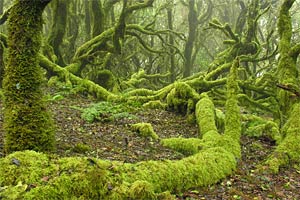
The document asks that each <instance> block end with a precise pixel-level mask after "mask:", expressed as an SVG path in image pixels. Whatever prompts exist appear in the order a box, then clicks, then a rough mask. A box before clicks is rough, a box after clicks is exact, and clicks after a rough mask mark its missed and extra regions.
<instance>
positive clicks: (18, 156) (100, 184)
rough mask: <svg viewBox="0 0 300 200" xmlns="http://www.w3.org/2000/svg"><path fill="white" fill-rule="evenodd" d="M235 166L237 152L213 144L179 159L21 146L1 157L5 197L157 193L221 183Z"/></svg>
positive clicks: (133, 196) (108, 196)
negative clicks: (55, 154) (56, 153)
mask: <svg viewBox="0 0 300 200" xmlns="http://www.w3.org/2000/svg"><path fill="white" fill-rule="evenodd" d="M12 160H13V161H14V162H12ZM235 166H236V160H235V158H234V157H233V156H232V154H229V153H228V152H227V151H225V150H224V149H222V148H211V149H207V150H206V151H202V152H200V153H197V154H195V155H193V156H190V157H187V158H184V159H182V160H179V161H169V160H165V161H145V162H139V163H136V164H127V163H122V162H109V161H102V160H96V159H90V158H61V159H54V158H50V157H49V156H47V155H45V154H41V153H36V152H33V151H26V152H17V153H14V154H11V155H9V156H8V157H6V158H2V159H0V185H1V191H0V197H2V198H4V199H12V198H16V199H18V198H19V199H74V198H78V199H128V198H129V199H139V198H141V197H145V198H146V197H147V198H148V197H149V196H150V197H151V198H150V199H157V198H158V197H159V196H160V194H161V193H162V192H165V191H171V192H179V191H184V190H187V189H189V188H191V187H195V186H206V185H210V184H213V183H216V182H217V181H219V180H220V179H222V178H224V177H226V176H227V175H229V174H231V173H232V171H233V170H234V169H235ZM147 198H146V199H147Z"/></svg>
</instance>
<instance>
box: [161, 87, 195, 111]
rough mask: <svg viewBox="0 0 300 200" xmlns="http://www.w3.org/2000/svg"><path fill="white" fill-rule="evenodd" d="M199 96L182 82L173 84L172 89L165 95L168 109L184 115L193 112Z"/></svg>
mask: <svg viewBox="0 0 300 200" xmlns="http://www.w3.org/2000/svg"><path fill="white" fill-rule="evenodd" d="M198 100H199V94H198V93H197V92H196V90H194V89H193V88H192V87H191V86H189V85H188V84H186V83H183V82H177V83H175V84H174V88H173V89H172V90H171V91H170V92H169V94H168V95H167V105H168V109H170V110H173V111H176V112H178V113H182V114H186V113H188V114H189V113H192V112H194V111H195V105H196V103H197V101H198Z"/></svg>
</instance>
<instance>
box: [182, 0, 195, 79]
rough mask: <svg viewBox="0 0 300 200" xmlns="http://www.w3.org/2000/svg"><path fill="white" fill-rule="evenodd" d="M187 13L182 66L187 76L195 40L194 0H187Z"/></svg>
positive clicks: (190, 68) (190, 66)
mask: <svg viewBox="0 0 300 200" xmlns="http://www.w3.org/2000/svg"><path fill="white" fill-rule="evenodd" d="M188 7H189V15H188V22H189V33H188V38H187V42H186V44H185V48H184V59H185V60H184V68H183V77H188V76H190V75H191V71H192V65H193V63H192V54H193V46H194V42H195V40H196V28H197V25H198V20H197V11H196V9H195V0H190V1H189V5H188Z"/></svg>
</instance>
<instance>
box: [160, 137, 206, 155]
mask: <svg viewBox="0 0 300 200" xmlns="http://www.w3.org/2000/svg"><path fill="white" fill-rule="evenodd" d="M161 144H162V145H163V146H165V147H168V148H170V149H173V150H175V151H178V152H180V153H182V154H184V155H193V154H196V153H198V152H199V150H201V149H202V147H201V146H202V145H203V144H202V140H201V139H198V138H167V139H162V140H161Z"/></svg>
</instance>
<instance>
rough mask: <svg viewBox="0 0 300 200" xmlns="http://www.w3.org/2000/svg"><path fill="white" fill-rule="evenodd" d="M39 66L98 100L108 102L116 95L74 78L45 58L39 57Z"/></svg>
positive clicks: (92, 83) (90, 82) (76, 77)
mask: <svg viewBox="0 0 300 200" xmlns="http://www.w3.org/2000/svg"><path fill="white" fill-rule="evenodd" d="M39 64H40V65H41V66H42V67H43V68H45V69H47V70H49V71H50V72H51V73H53V74H56V75H57V76H58V77H59V78H61V79H64V81H65V82H66V83H67V84H70V85H80V86H81V87H82V88H83V90H84V91H87V92H88V93H89V94H92V95H93V96H95V97H96V98H97V99H99V100H108V99H109V98H112V99H114V98H115V97H116V95H114V94H113V93H111V92H109V91H107V90H106V89H105V88H103V87H101V86H100V85H98V84H96V83H94V82H92V81H90V80H85V79H82V78H80V77H78V76H75V75H74V74H72V73H71V72H69V71H68V70H67V69H66V68H62V67H60V66H58V65H56V64H55V63H53V62H51V61H50V60H48V59H47V58H46V57H45V56H43V55H39Z"/></svg>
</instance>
